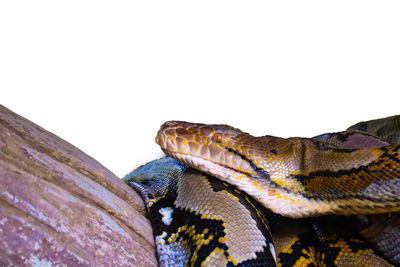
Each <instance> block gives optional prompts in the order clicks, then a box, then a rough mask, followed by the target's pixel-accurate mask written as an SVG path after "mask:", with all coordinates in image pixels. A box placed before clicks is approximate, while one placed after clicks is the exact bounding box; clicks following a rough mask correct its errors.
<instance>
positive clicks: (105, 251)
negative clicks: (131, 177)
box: [0, 106, 157, 266]
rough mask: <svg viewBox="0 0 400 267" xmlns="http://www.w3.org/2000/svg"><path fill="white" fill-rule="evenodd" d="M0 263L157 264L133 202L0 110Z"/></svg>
mask: <svg viewBox="0 0 400 267" xmlns="http://www.w3.org/2000/svg"><path fill="white" fill-rule="evenodd" d="M110 142H112V140H110ZM0 265H1V266H4V265H17V266H32V265H35V266H52V265H68V266H116V265H118V266H157V259H156V255H155V249H154V241H153V235H152V230H151V225H150V223H149V221H148V219H147V218H146V217H145V208H144V205H143V202H142V200H141V198H140V196H139V195H138V194H136V192H134V191H133V190H132V189H131V188H129V187H128V186H127V185H126V184H125V183H124V182H122V181H121V180H120V179H119V178H118V177H116V176H115V175H114V174H113V173H111V172H110V171H109V170H107V169H106V168H105V167H103V166H102V165H101V164H100V163H99V162H97V161H96V160H94V159H93V158H91V157H89V156H88V155H86V154H85V153H83V152H82V151H80V150H79V149H77V148H76V147H74V146H72V145H71V144H69V143H67V142H65V141H64V140H62V139H61V138H59V137H57V136H55V135H53V134H52V133H49V132H48V131H46V130H44V129H43V128H41V127H39V126H37V125H35V124H34V123H32V122H30V121H28V120H26V119H24V118H22V117H20V116H18V115H17V114H15V113H13V112H12V111H10V110H8V109H7V108H5V107H3V106H0Z"/></svg>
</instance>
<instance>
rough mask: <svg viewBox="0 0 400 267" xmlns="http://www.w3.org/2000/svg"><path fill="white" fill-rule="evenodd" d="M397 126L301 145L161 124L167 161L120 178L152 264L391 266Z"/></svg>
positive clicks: (381, 123)
mask: <svg viewBox="0 0 400 267" xmlns="http://www.w3.org/2000/svg"><path fill="white" fill-rule="evenodd" d="M399 117H400V116H393V117H389V118H385V119H378V120H374V121H369V122H363V123H359V124H356V125H354V126H352V127H350V128H349V129H348V130H346V131H344V132H337V133H328V134H322V135H319V136H316V137H313V138H299V137H293V138H280V137H274V136H269V135H267V136H261V137H255V136H252V135H250V134H248V133H245V132H243V131H241V130H239V129H237V128H233V127H231V126H228V125H211V124H200V123H188V122H183V121H169V122H166V123H164V124H163V125H162V126H161V128H160V130H159V131H158V134H157V136H156V142H157V144H158V145H159V146H160V147H161V149H162V150H163V151H164V153H165V154H166V155H167V157H166V158H162V159H159V160H155V161H153V162H150V163H148V164H146V165H144V166H141V167H139V168H137V169H136V170H134V171H133V172H132V173H130V174H128V175H127V176H125V178H124V181H125V182H126V183H128V184H129V185H130V186H131V187H133V188H134V189H135V190H137V191H138V192H139V193H140V195H141V196H142V197H143V199H144V201H145V204H146V206H147V208H148V211H149V215H150V220H151V223H152V225H153V228H154V233H155V237H156V238H155V239H156V246H157V254H158V257H159V262H160V266H390V265H399V264H400V256H399V254H400V241H397V240H398V239H399V238H400V220H399V218H400V217H399V216H398V213H397V212H398V211H399V210H400V194H399V192H400V178H399V177H400V154H399V151H400V145H399V144H398V143H399V134H398V133H399V131H398V129H399V127H400V126H399V125H400V124H399V121H400V119H399ZM343 229H346V230H343ZM388 231H391V236H390V235H389V236H388V234H387V233H388ZM393 238H395V239H394V240H393ZM396 238H397V239H396Z"/></svg>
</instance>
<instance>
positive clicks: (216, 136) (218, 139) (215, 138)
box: [211, 133, 222, 143]
mask: <svg viewBox="0 0 400 267" xmlns="http://www.w3.org/2000/svg"><path fill="white" fill-rule="evenodd" d="M211 139H212V140H213V141H214V142H215V143H221V142H222V134H221V133H215V134H214V135H213V136H212V137H211Z"/></svg>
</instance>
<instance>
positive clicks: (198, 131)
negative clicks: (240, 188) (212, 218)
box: [156, 121, 268, 180]
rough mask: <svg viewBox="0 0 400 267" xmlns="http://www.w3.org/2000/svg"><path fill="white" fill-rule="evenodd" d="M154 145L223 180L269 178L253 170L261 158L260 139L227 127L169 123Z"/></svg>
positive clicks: (162, 127) (162, 128)
mask: <svg viewBox="0 0 400 267" xmlns="http://www.w3.org/2000/svg"><path fill="white" fill-rule="evenodd" d="M156 142H157V144H159V145H160V147H161V148H162V150H163V151H164V152H165V153H166V154H167V155H169V156H171V157H174V158H175V159H177V160H179V161H182V162H184V163H186V164H188V165H190V166H192V167H194V168H197V169H199V170H201V171H204V172H207V173H209V174H211V175H215V176H217V177H219V178H222V179H224V178H226V176H232V175H233V176H234V177H238V176H243V175H246V176H257V177H260V175H261V176H268V175H267V174H266V173H261V169H260V168H257V166H256V165H257V162H258V163H259V161H261V160H262V158H263V157H261V156H260V157H259V158H257V155H262V154H264V153H261V149H262V146H260V142H259V138H257V137H254V136H251V135H249V134H248V133H245V132H242V131H241V130H239V129H237V128H234V127H231V126H228V125H220V124H200V123H189V122H183V121H168V122H166V123H164V124H163V125H162V126H161V128H160V130H159V131H158V134H157V137H156ZM224 180H226V179H224Z"/></svg>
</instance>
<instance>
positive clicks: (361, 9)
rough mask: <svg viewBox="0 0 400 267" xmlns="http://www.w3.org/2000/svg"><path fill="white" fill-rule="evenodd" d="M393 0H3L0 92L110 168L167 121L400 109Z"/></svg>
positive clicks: (321, 123) (133, 160) (301, 124)
mask: <svg viewBox="0 0 400 267" xmlns="http://www.w3.org/2000/svg"><path fill="white" fill-rule="evenodd" d="M399 14H400V4H398V1H273V2H265V1H222V2H221V1H196V2H192V1H81V0H80V1H71V0H69V1H53V0H52V1H2V2H1V3H0V92H1V94H0V103H1V104H3V105H5V106H6V107H8V108H10V109H11V110H13V111H14V112H17V113H18V114H20V115H22V116H24V117H26V118H28V119H30V120H32V121H33V122H35V123H37V124H39V125H40V126H42V127H44V128H46V129H47V130H49V131H51V132H53V133H55V134H57V135H59V136H60V137H62V138H63V139H65V140H67V141H68V142H70V143H72V144H74V145H75V146H77V147H78V148H80V149H82V150H83V151H85V152H86V153H88V154H89V155H91V156H92V157H94V158H95V159H97V160H98V161H100V162H101V163H102V164H104V165H105V166H106V167H107V168H109V169H110V170H111V171H113V172H114V173H115V174H117V175H118V176H123V175H125V174H126V173H128V172H129V171H131V170H132V169H133V168H135V167H137V166H138V165H140V164H143V163H145V162H147V161H149V160H152V159H154V158H156V157H159V156H161V151H160V149H159V148H158V147H157V145H156V144H155V143H154V137H155V134H156V132H157V130H158V127H159V126H160V124H162V123H163V122H164V121H166V120H187V121H195V122H207V123H225V124H231V125H233V126H235V127H239V128H241V129H242V130H245V131H247V132H250V133H252V134H254V135H265V134H270V135H277V136H283V137H289V136H313V135H317V134H320V133H323V132H329V131H339V130H344V129H345V128H347V127H348V126H350V125H352V124H354V123H356V122H358V121H361V120H369V119H375V118H379V117H385V116H390V115H394V114H399V113H400V109H399V96H400V91H399V89H400V75H399V74H400V16H399Z"/></svg>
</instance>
